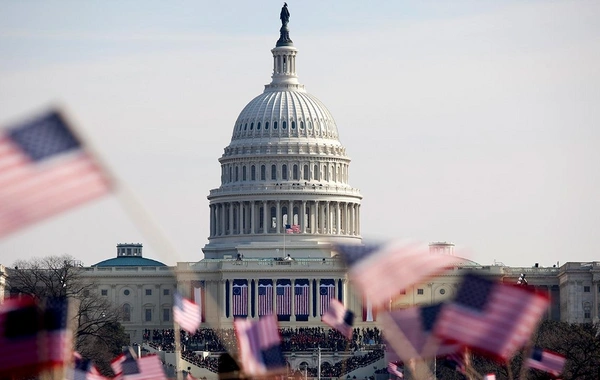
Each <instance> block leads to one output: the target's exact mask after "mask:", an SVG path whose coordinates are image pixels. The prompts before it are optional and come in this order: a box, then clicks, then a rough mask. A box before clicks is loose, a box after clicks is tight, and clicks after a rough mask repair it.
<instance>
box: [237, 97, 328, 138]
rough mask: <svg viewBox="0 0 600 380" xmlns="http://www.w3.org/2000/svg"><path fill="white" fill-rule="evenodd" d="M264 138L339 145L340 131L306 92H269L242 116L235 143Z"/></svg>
mask: <svg viewBox="0 0 600 380" xmlns="http://www.w3.org/2000/svg"><path fill="white" fill-rule="evenodd" d="M264 137H306V138H319V139H331V140H335V141H330V143H332V142H337V139H338V130H337V126H336V124H335V121H334V119H333V116H331V113H330V112H329V110H328V109H327V108H326V107H325V105H323V103H322V102H321V101H320V100H319V99H317V98H316V97H314V96H313V95H310V94H309V93H307V92H305V91H297V90H296V91H269V90H266V91H265V92H264V93H262V94H260V95H259V96H257V97H256V98H254V99H252V100H251V101H250V103H248V104H247V105H246V107H244V109H243V110H242V112H241V113H240V115H239V116H238V118H237V120H236V123H235V127H234V131H233V136H232V143H234V142H235V140H247V139H255V138H264Z"/></svg>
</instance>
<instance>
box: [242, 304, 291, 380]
mask: <svg viewBox="0 0 600 380" xmlns="http://www.w3.org/2000/svg"><path fill="white" fill-rule="evenodd" d="M233 327H234V328H235V335H236V337H237V341H238V347H239V355H240V363H241V365H242V369H243V370H244V374H245V375H246V376H264V375H269V374H274V373H283V372H285V371H286V368H287V367H286V361H285V357H284V356H283V352H282V351H281V336H280V335H279V330H278V324H277V317H276V316H275V315H274V314H271V315H267V316H264V317H262V318H260V319H259V320H258V321H251V320H248V319H236V320H234V322H233Z"/></svg>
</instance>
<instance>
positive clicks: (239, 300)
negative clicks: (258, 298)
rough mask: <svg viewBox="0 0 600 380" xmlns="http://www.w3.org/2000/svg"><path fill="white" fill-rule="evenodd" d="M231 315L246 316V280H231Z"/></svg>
mask: <svg viewBox="0 0 600 380" xmlns="http://www.w3.org/2000/svg"><path fill="white" fill-rule="evenodd" d="M232 298H233V299H232V301H233V316H234V317H247V316H248V280H233V297H232Z"/></svg>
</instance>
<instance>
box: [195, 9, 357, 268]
mask: <svg viewBox="0 0 600 380" xmlns="http://www.w3.org/2000/svg"><path fill="white" fill-rule="evenodd" d="M284 8H286V6H284ZM286 12H287V8H286ZM281 21H282V26H281V29H280V31H279V32H280V35H279V40H278V41H277V43H276V45H275V47H274V48H273V49H271V53H272V55H273V71H272V76H271V78H272V79H271V82H270V83H269V84H267V85H265V88H264V91H263V93H262V94H260V95H258V96H257V97H255V98H254V99H252V100H251V101H250V102H249V103H248V104H247V105H246V106H245V107H244V108H243V109H242V111H241V112H240V114H239V116H238V117H237V119H236V121H235V123H234V126H233V133H232V136H231V141H230V143H229V145H228V146H227V147H225V149H224V151H223V155H222V156H221V158H219V162H220V164H221V185H220V186H219V187H218V188H216V189H212V190H211V191H210V194H209V196H208V199H209V203H210V204H209V207H210V235H209V237H208V240H209V243H208V244H207V245H206V246H205V247H204V249H203V251H204V254H205V258H209V259H210V258H223V257H228V256H232V257H236V255H241V254H243V253H242V252H245V254H246V257H248V254H250V255H252V256H257V257H261V255H266V254H267V253H264V252H266V251H271V252H272V251H276V252H279V248H278V246H279V245H282V249H283V251H285V250H286V249H288V250H294V248H297V249H296V250H295V253H296V254H298V255H300V256H306V257H316V256H317V257H318V256H319V254H322V253H319V252H320V250H322V246H323V243H326V242H332V241H335V242H351V241H352V242H360V241H361V238H360V200H361V199H362V196H361V195H360V192H359V190H358V189H355V188H353V187H351V186H350V184H349V182H348V179H349V166H350V158H349V157H348V156H347V155H346V149H345V148H344V146H343V145H342V144H341V142H340V141H339V135H338V128H337V125H336V123H335V120H334V118H333V116H332V115H331V113H330V112H329V110H328V109H327V107H325V105H324V104H323V103H322V102H321V101H320V100H319V99H317V98H316V97H315V96H313V95H311V94H309V93H308V92H306V90H305V88H304V85H302V84H300V82H299V81H298V76H297V74H296V54H297V53H298V50H297V49H296V48H295V47H294V45H293V43H292V40H291V39H290V36H289V29H288V26H287V24H288V21H289V18H286V19H284V18H281ZM282 235H283V236H282ZM286 235H287V236H288V237H287V238H286V237H285V236H286ZM309 246H312V247H313V249H309V248H307V247H309ZM249 247H250V248H249ZM315 247H317V248H315ZM270 255H272V253H270Z"/></svg>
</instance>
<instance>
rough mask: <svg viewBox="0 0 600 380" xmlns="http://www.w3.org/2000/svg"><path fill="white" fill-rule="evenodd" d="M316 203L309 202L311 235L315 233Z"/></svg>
mask: <svg viewBox="0 0 600 380" xmlns="http://www.w3.org/2000/svg"><path fill="white" fill-rule="evenodd" d="M317 202H318V201H314V202H311V204H310V215H309V218H310V233H311V234H316V233H317V211H316V210H317Z"/></svg>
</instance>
